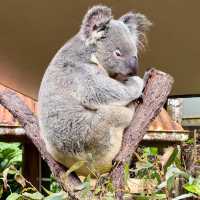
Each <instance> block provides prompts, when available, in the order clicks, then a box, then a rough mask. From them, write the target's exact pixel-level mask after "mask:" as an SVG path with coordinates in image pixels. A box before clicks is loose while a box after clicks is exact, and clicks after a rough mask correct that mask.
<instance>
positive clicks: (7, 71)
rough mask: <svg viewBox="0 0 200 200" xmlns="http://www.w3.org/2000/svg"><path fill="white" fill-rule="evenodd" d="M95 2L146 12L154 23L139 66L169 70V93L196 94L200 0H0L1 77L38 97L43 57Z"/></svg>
mask: <svg viewBox="0 0 200 200" xmlns="http://www.w3.org/2000/svg"><path fill="white" fill-rule="evenodd" d="M98 2H102V3H103V4H106V5H109V6H111V7H112V8H113V13H114V15H115V16H116V17H118V16H120V15H121V14H123V13H125V12H127V11H129V10H137V11H141V12H143V13H144V14H146V15H147V16H148V17H149V18H150V19H151V20H152V21H153V22H154V27H153V28H152V31H151V33H150V34H149V48H148V49H147V51H146V53H145V55H143V56H142V58H141V69H142V70H141V71H144V69H145V68H147V67H152V66H153V67H156V68H159V69H161V70H164V71H166V72H169V73H171V74H172V75H173V76H174V77H175V81H176V82H175V85H174V90H173V94H200V78H199V76H200V69H199V64H200V61H199V58H200V1H199V0H107V1H105V0H104V1H96V0H73V1H69V0H59V1H58V0H57V1H56V0H40V1H39V0H35V1H34V0H17V1H14V0H6V1H4V0H0V82H1V83H4V84H6V85H8V86H10V87H13V88H15V89H17V90H18V91H20V92H22V93H25V94H28V95H30V96H32V97H34V98H37V92H38V87H39V84H40V80H41V78H42V74H43V73H44V70H45V68H46V66H47V65H48V62H49V61H50V59H51V58H52V56H53V55H54V54H55V52H56V50H57V49H58V48H59V47H60V46H61V45H62V44H63V43H64V42H65V41H66V40H67V39H68V38H70V37H71V36H72V35H73V34H74V33H76V32H77V31H78V29H79V25H80V22H81V18H82V16H83V14H84V13H85V11H86V10H87V8H88V7H89V6H91V5H94V4H96V3H98Z"/></svg>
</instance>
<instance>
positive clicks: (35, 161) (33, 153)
mask: <svg viewBox="0 0 200 200" xmlns="http://www.w3.org/2000/svg"><path fill="white" fill-rule="evenodd" d="M4 89H6V87H5V86H2V85H0V90H4ZM17 95H19V97H20V98H21V99H23V101H24V102H25V103H26V104H27V105H28V107H29V108H30V109H31V111H32V112H33V113H35V114H36V113H37V102H36V101H34V100H33V99H31V98H29V97H26V96H24V95H22V94H19V93H17ZM187 138H188V134H187V132H186V131H184V130H183V128H182V127H181V126H180V125H179V124H177V123H176V122H173V121H172V120H171V118H170V117H169V115H168V114H167V112H166V111H165V110H164V109H162V110H161V112H160V114H159V115H158V117H157V118H156V119H155V120H154V121H153V122H152V123H151V125H150V127H149V131H148V133H147V134H146V135H145V136H144V138H143V141H144V142H146V143H147V144H148V143H152V142H153V143H154V142H156V141H157V142H158V143H159V144H164V143H166V142H170V143H173V144H174V143H177V142H178V143H180V142H182V141H185V140H187ZM0 140H3V141H6V142H21V143H22V144H23V149H24V150H23V174H24V176H25V177H26V178H27V179H28V180H29V181H30V182H31V183H32V184H33V185H34V186H36V187H37V188H39V189H41V181H42V175H43V174H42V160H41V157H40V154H39V152H38V151H37V149H36V148H35V146H34V145H33V144H32V142H31V141H30V140H29V139H28V138H27V137H26V135H25V130H24V129H23V128H22V127H21V126H20V124H19V123H18V121H17V120H16V119H15V118H13V116H12V115H11V114H10V113H9V112H8V111H7V110H5V109H4V108H3V107H2V106H0ZM45 171H46V170H45Z"/></svg>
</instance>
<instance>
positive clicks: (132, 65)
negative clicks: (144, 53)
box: [128, 56, 138, 75]
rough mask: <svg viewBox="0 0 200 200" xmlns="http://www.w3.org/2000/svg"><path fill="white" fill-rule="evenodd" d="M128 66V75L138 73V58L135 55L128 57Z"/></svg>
mask: <svg viewBox="0 0 200 200" xmlns="http://www.w3.org/2000/svg"><path fill="white" fill-rule="evenodd" d="M128 68H129V71H130V75H136V74H137V73H138V58H137V57H136V56H133V57H131V58H129V59H128Z"/></svg>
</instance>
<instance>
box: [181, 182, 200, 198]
mask: <svg viewBox="0 0 200 200" xmlns="http://www.w3.org/2000/svg"><path fill="white" fill-rule="evenodd" d="M183 187H184V188H185V189H186V190H187V191H188V192H191V193H194V194H198V195H200V184H196V183H193V184H189V183H186V184H185V185H184V186H183Z"/></svg>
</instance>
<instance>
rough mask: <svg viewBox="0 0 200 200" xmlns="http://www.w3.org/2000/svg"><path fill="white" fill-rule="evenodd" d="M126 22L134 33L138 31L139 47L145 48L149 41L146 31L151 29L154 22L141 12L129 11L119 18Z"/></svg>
mask: <svg viewBox="0 0 200 200" xmlns="http://www.w3.org/2000/svg"><path fill="white" fill-rule="evenodd" d="M119 20H120V21H122V22H123V23H124V24H126V25H127V26H128V28H129V30H130V32H132V33H136V34H137V36H138V44H139V47H140V48H142V49H143V47H144V45H145V44H146V43H147V39H146V35H145V33H146V32H147V31H149V29H150V27H151V26H152V23H151V21H150V20H149V19H147V17H146V16H145V15H143V14H141V13H132V12H129V13H127V14H125V15H123V16H121V17H120V18H119Z"/></svg>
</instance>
